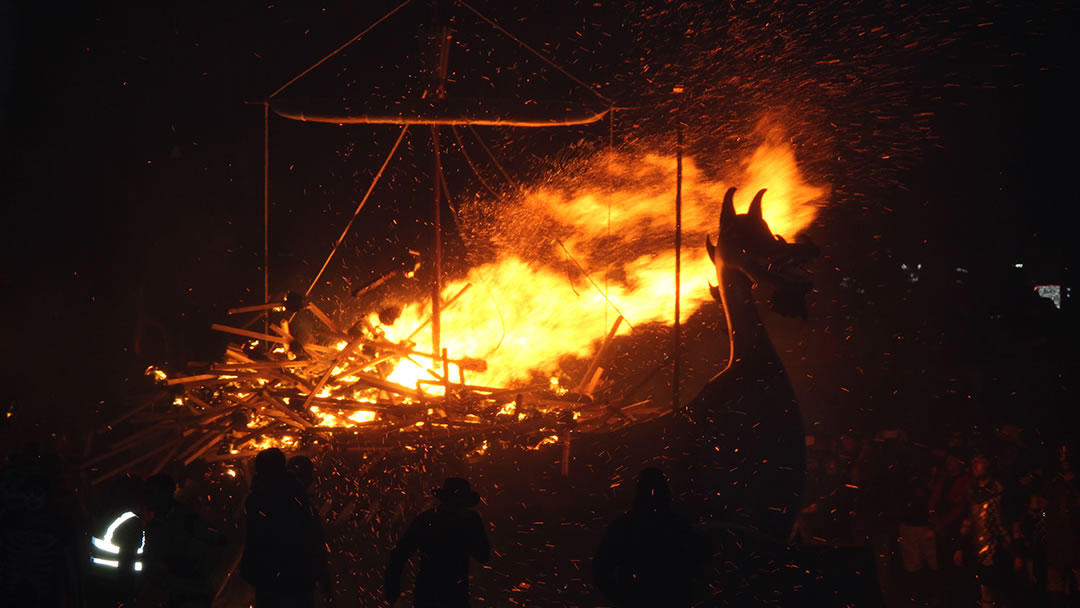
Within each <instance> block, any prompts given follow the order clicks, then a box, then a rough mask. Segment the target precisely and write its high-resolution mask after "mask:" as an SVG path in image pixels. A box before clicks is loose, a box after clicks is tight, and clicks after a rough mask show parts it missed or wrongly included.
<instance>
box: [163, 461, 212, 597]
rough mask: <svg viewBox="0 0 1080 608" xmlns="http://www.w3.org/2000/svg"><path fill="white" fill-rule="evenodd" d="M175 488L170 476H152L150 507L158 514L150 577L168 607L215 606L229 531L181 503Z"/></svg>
mask: <svg viewBox="0 0 1080 608" xmlns="http://www.w3.org/2000/svg"><path fill="white" fill-rule="evenodd" d="M175 492H176V482H175V481H173V479H172V477H169V476H168V475H165V474H159V475H155V476H153V477H151V478H150V479H148V480H146V488H145V493H144V495H145V499H146V508H147V509H148V510H149V511H151V512H152V513H153V514H154V517H153V519H152V520H151V521H150V523H149V524H148V525H147V527H146V551H145V554H144V561H145V563H146V576H147V579H148V580H149V582H150V583H151V584H153V585H154V586H156V587H158V588H160V589H161V590H162V591H164V593H165V594H166V597H167V598H168V599H167V606H168V608H209V606H210V603H211V602H212V601H213V599H214V586H213V574H214V570H215V568H216V567H217V565H218V563H219V561H220V559H221V555H222V551H223V549H224V547H225V536H224V535H223V534H221V533H220V532H218V531H217V530H214V529H213V528H211V527H210V526H208V525H207V524H206V522H204V521H202V520H201V519H200V518H199V516H198V515H197V514H196V513H194V512H193V511H190V510H189V509H187V508H186V507H184V505H182V504H180V503H179V502H177V501H176V500H175V499H174V498H173V495H174V494H175Z"/></svg>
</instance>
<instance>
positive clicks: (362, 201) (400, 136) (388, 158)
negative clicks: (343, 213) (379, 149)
mask: <svg viewBox="0 0 1080 608" xmlns="http://www.w3.org/2000/svg"><path fill="white" fill-rule="evenodd" d="M408 130H409V125H405V126H403V127H401V133H399V134H398V137H397V141H395V142H394V147H393V148H391V149H390V154H387V155H386V160H384V161H383V164H382V166H381V167H379V172H378V173H376V174H375V178H374V179H372V180H371V185H370V186H368V189H367V192H365V193H364V198H362V199H360V204H359V205H357V206H356V211H354V212H353V215H352V217H351V218H349V223H348V224H346V225H345V230H342V231H341V236H339V237H338V240H337V242H336V243H334V248H333V249H332V250H330V255H328V256H327V257H326V261H325V262H323V265H322V268H320V269H319V273H318V274H316V275H315V280H313V281H312V282H311V285H310V286H308V288H307V291H305V292H304V297H305V298H306V297H308V296H309V295H311V290H312V289H315V285H317V284H318V283H319V279H320V278H322V274H323V272H324V271H325V270H326V267H327V266H328V265H330V260H332V259H334V254H336V253H337V250H338V247H341V243H342V242H343V241H344V240H345V235H347V234H349V229H350V228H352V225H353V222H355V221H356V217H357V216H358V215H360V210H361V209H363V208H364V205H365V204H366V203H367V201H368V198H370V197H371V192H372V191H373V190H375V184H377V183H379V179H380V178H382V174H383V171H385V170H386V166H387V165H389V164H390V161H391V160H392V159H393V158H394V154H395V153H397V149H398V146H399V145H400V144H401V140H403V139H405V133H406V131H408Z"/></svg>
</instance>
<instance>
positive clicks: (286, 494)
mask: <svg viewBox="0 0 1080 608" xmlns="http://www.w3.org/2000/svg"><path fill="white" fill-rule="evenodd" d="M245 507H246V509H247V539H246V542H245V545H244V554H243V557H242V558H241V562H240V575H241V576H242V577H243V578H244V580H246V581H248V583H250V584H251V585H252V586H253V587H255V606H256V607H257V608H274V607H277V606H281V607H283V608H284V607H288V608H303V607H307V606H312V605H313V604H314V601H315V597H314V591H315V584H316V582H317V581H319V580H320V578H322V576H321V574H322V573H323V572H325V559H326V555H325V545H322V546H319V544H320V541H321V540H322V539H321V535H320V534H319V531H318V529H317V522H316V521H315V520H314V518H313V517H312V515H311V511H310V507H309V506H308V503H307V500H306V498H305V496H304V491H303V489H302V488H301V487H300V484H299V483H298V482H297V481H296V480H295V479H293V478H292V476H291V475H289V474H288V472H287V471H286V467H285V454H283V453H282V452H281V450H279V449H277V448H270V449H268V450H263V451H262V452H259V454H258V455H257V456H256V457H255V478H254V480H252V484H251V494H250V495H249V496H248V498H247V503H246V504H245ZM323 582H328V581H325V580H324V581H323Z"/></svg>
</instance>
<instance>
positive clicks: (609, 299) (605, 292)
mask: <svg viewBox="0 0 1080 608" xmlns="http://www.w3.org/2000/svg"><path fill="white" fill-rule="evenodd" d="M469 130H470V131H472V134H473V137H475V138H476V141H477V142H479V143H480V146H481V147H482V148H484V151H485V152H487V154H488V156H489V157H490V158H491V162H492V163H493V164H494V165H495V167H496V168H498V169H499V172H500V173H502V174H503V177H505V178H506V181H507V182H508V183H509V184H510V185H511V186H515V184H514V180H513V178H511V177H510V174H509V173H508V172H507V171H506V169H505V168H503V166H502V164H500V163H499V159H497V158H495V154H494V153H493V152H492V151H491V148H489V147H488V146H487V144H485V143H484V140H483V139H480V135H479V134H478V133H477V132H476V129H473V128H472V125H469ZM469 166H470V167H473V165H472V164H471V163H470V165H469ZM475 171H476V168H475V167H473V172H475ZM477 177H478V178H479V177H480V175H479V174H477ZM515 187H516V186H515ZM555 242H556V243H558V244H559V247H562V250H563V251H564V252H565V253H566V257H568V258H570V261H571V262H573V263H574V266H577V269H578V270H579V271H581V274H583V275H585V278H586V279H589V283H591V284H592V286H593V287H594V288H595V289H596V291H597V293H599V294H600V295H601V296H603V298H604V301H605V302H607V303H608V304H610V305H611V307H612V308H613V309H615V312H617V313H619V315H620V316H621V317H622V318H623V320H624V321H626V325H627V327H629V328H630V329H634V325H633V324H632V323H631V322H630V320H629V319H628V318H627V317H626V315H624V314H623V312H622V311H621V310H619V307H618V306H616V305H615V303H614V302H612V301H611V298H609V297H608V294H607V291H606V290H604V289H601V288H600V286H599V285H597V284H596V281H594V280H593V278H592V277H591V276H589V273H588V272H585V269H584V268H583V267H582V266H581V264H580V263H579V262H578V261H577V259H575V258H574V256H573V255H572V254H571V253H570V250H569V249H567V248H566V245H564V244H563V242H562V240H561V239H559V238H555Z"/></svg>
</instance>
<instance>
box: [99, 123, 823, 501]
mask: <svg viewBox="0 0 1080 608" xmlns="http://www.w3.org/2000/svg"><path fill="white" fill-rule="evenodd" d="M632 156H633V155H629V154H627V155H624V156H623V157H618V156H616V157H613V158H603V159H601V162H596V163H594V164H592V165H587V166H584V167H583V168H582V170H581V172H580V175H578V179H574V180H569V181H567V182H566V183H563V184H562V185H553V183H552V182H547V183H545V184H544V185H543V186H541V187H537V188H534V189H532V190H530V191H526V193H525V194H524V195H523V197H522V198H521V199H520V200H518V201H514V202H512V203H511V204H510V206H509V207H510V208H508V209H504V211H505V214H504V215H503V217H499V218H495V219H496V221H498V222H502V226H503V227H504V230H503V237H502V238H504V239H507V240H510V239H512V238H513V235H514V234H516V233H518V232H521V231H523V230H527V227H526V226H525V223H524V222H521V221H520V218H517V217H515V216H522V215H527V216H528V217H529V218H530V222H529V223H532V224H533V225H536V224H537V223H540V224H544V225H546V226H547V227H549V228H550V229H551V233H552V234H555V235H558V236H557V237H556V239H555V240H554V241H550V240H549V241H548V243H547V246H548V247H549V248H550V253H549V254H547V255H546V257H545V256H544V255H540V256H537V255H535V246H536V242H535V239H534V240H532V241H530V240H529V239H528V237H523V238H522V239H521V240H522V241H523V242H525V243H526V244H527V246H529V247H534V255H533V256H532V257H530V258H525V257H523V256H522V255H521V252H520V250H514V249H511V248H510V247H509V246H506V245H502V246H500V253H499V255H498V259H497V260H496V261H494V262H489V263H487V264H483V265H480V266H476V267H474V268H473V269H471V270H470V271H469V272H468V273H467V274H466V276H464V277H462V278H461V279H459V280H456V281H450V282H448V283H447V284H446V285H445V287H444V289H443V291H442V298H441V300H442V302H441V307H440V313H439V314H440V316H441V322H442V323H441V332H442V344H443V345H445V346H446V348H442V349H441V352H432V348H431V347H430V346H427V345H430V344H432V342H433V341H432V339H431V338H432V335H431V334H432V318H433V315H432V310H431V309H432V307H431V305H430V302H424V301H418V302H414V303H410V304H405V305H404V306H400V307H397V306H394V307H387V306H386V305H385V304H380V303H374V305H373V306H372V308H373V310H372V311H369V312H365V313H364V314H361V315H357V314H355V311H349V310H347V309H343V310H335V311H334V318H332V316H331V314H328V313H327V312H325V311H324V310H322V309H321V308H320V307H319V306H318V305H317V304H316V303H315V302H313V301H311V300H310V299H308V298H305V297H303V296H301V295H299V294H289V295H288V296H287V297H284V298H281V299H280V301H276V302H268V303H266V304H259V305H254V306H244V307H239V308H233V309H231V310H230V311H229V313H230V318H232V319H239V321H237V322H232V321H230V322H228V323H222V324H214V325H212V329H213V330H215V331H218V332H222V333H224V334H227V335H229V336H230V337H234V338H236V341H235V342H234V343H232V344H230V345H229V346H228V347H227V349H226V350H225V351H224V357H223V359H222V360H220V361H216V362H191V363H189V364H188V365H187V366H186V368H185V369H184V370H183V371H170V372H168V373H166V372H165V371H163V370H161V369H158V368H150V369H148V370H147V374H149V375H152V376H153V377H154V379H155V380H156V381H157V383H158V385H159V387H160V390H159V391H158V392H157V393H156V394H154V395H150V396H148V397H147V398H145V399H144V400H143V401H142V402H140V403H137V404H135V405H134V407H133V408H132V409H130V410H129V411H128V412H126V413H125V414H123V415H122V416H120V417H119V418H117V419H116V420H113V421H111V422H110V423H109V424H107V425H105V427H103V429H102V430H107V429H113V428H115V427H119V426H121V425H128V426H131V427H132V428H135V429H137V432H136V433H135V434H133V435H132V436H130V437H127V438H125V439H122V440H119V441H115V442H114V443H113V444H112V445H111V449H109V450H108V451H107V452H105V453H102V454H99V455H97V456H95V457H94V458H91V459H89V460H87V461H86V462H85V464H84V468H92V469H93V471H94V472H93V473H92V474H91V479H92V480H93V481H95V482H97V483H100V482H101V481H104V480H106V479H108V478H110V477H112V476H114V475H116V474H118V473H120V472H122V471H123V470H128V469H129V468H130V467H133V466H144V467H152V470H153V471H155V472H156V471H158V470H161V469H162V468H163V467H164V466H166V464H167V463H169V462H173V461H178V462H180V463H183V464H184V465H185V466H186V465H189V464H191V463H193V462H195V461H200V460H201V461H203V462H210V463H225V462H230V461H238V460H241V459H244V458H247V457H250V456H252V455H254V454H255V453H256V452H258V451H259V450H261V449H265V448H267V447H279V448H282V449H286V450H289V451H295V452H300V453H308V454H314V453H317V452H321V451H322V450H325V449H333V450H343V451H352V452H357V453H373V454H374V453H385V452H387V451H395V450H396V451H400V450H416V449H418V448H420V447H421V446H427V447H433V446H439V445H449V444H454V445H456V446H458V447H459V448H463V449H464V451H465V452H466V453H469V454H470V455H473V456H480V455H483V454H484V453H486V452H487V451H488V447H487V446H488V445H489V444H490V442H491V441H492V440H493V439H494V438H496V437H498V438H500V440H505V442H508V443H511V444H513V445H516V446H519V447H520V448H522V449H527V448H533V449H538V448H540V447H542V446H545V445H551V444H559V443H561V444H563V457H562V460H563V461H564V463H563V464H564V470H565V464H566V462H565V461H567V460H568V457H567V454H566V453H567V452H568V450H569V439H570V437H571V434H581V433H594V432H604V431H608V430H611V429H613V428H618V427H620V426H623V425H626V424H629V423H633V422H637V421H641V420H647V419H651V418H653V417H656V416H659V415H662V414H663V413H664V412H667V411H669V409H670V408H669V406H670V404H669V403H668V402H667V400H664V402H663V403H659V402H653V401H649V400H643V399H642V398H641V397H640V395H641V393H642V392H643V391H641V388H642V387H643V386H644V384H645V383H646V382H647V381H648V380H649V379H651V378H652V377H653V376H655V374H652V375H647V376H645V377H644V380H643V379H641V378H635V379H633V380H631V381H629V382H627V383H626V384H633V385H632V386H615V385H614V383H613V382H612V381H611V380H605V379H604V376H605V367H608V368H610V367H611V360H612V359H613V358H614V357H613V351H614V350H615V349H613V348H612V346H613V342H614V341H615V339H616V337H618V336H620V335H626V334H628V333H629V332H631V331H632V330H633V328H634V326H635V325H637V324H641V325H646V324H655V323H660V324H664V325H667V324H670V323H672V322H673V318H672V307H671V306H670V303H671V301H672V300H673V294H672V293H671V291H672V290H671V283H670V268H671V265H672V255H673V253H672V252H671V251H669V250H668V249H667V243H661V242H659V241H658V240H657V239H656V235H657V234H658V233H661V232H664V231H667V230H668V229H669V226H666V225H665V224H670V223H671V218H670V217H669V214H668V213H667V211H666V210H667V208H668V205H669V202H670V200H671V199H672V198H673V196H672V188H673V183H674V179H673V171H672V169H673V163H669V162H665V160H669V159H665V158H664V157H662V156H659V155H655V154H651V155H647V156H645V157H644V158H631V157H632ZM742 181H743V182H750V183H752V184H754V185H757V184H761V185H763V186H768V187H770V189H771V190H770V191H775V192H776V193H777V194H778V196H777V197H776V200H775V202H776V204H775V205H772V206H771V207H770V208H769V212H770V213H772V214H773V217H772V218H771V219H770V225H775V226H777V227H778V228H777V230H776V231H777V232H778V233H780V234H783V235H786V236H788V237H792V236H794V234H795V233H796V232H797V231H798V230H801V229H802V228H804V227H805V226H806V225H807V224H808V223H809V222H810V221H811V220H812V217H813V211H814V205H815V201H817V200H819V198H820V196H821V195H822V193H823V191H822V190H820V189H817V188H814V187H812V186H809V185H808V184H806V183H805V182H804V181H803V180H802V179H801V177H800V176H799V174H798V170H797V167H796V165H795V159H794V155H793V153H792V151H791V149H790V148H787V147H783V146H777V145H775V144H774V143H768V142H767V143H765V144H763V145H762V146H761V148H760V149H759V150H758V151H757V152H756V153H755V154H754V155H753V156H752V157H751V158H750V159H749V160H748V162H747V169H746V174H745V176H744V178H743V180H742ZM726 187H727V184H726V183H722V182H720V181H714V180H710V179H708V178H706V177H705V176H704V175H703V174H702V172H701V170H700V169H698V168H697V167H696V165H695V164H694V163H693V161H692V159H687V161H686V164H685V170H684V182H683V188H684V193H685V200H686V201H687V202H686V205H685V207H684V209H685V214H686V217H687V218H688V219H690V220H693V222H692V223H691V222H687V223H688V224H689V225H690V226H692V227H693V228H692V229H691V230H688V231H687V237H688V238H690V239H693V238H700V239H701V240H704V236H705V231H706V230H707V226H711V225H712V224H713V222H712V221H707V218H708V217H709V215H710V210H714V209H717V208H719V200H720V199H721V198H722V196H723V192H724V190H725V189H726ZM608 208H610V209H611V214H610V217H611V228H610V232H609V231H608V227H607V226H606V225H605V224H606V223H605V222H598V221H596V217H599V215H598V214H600V210H602V211H603V214H601V215H603V216H607V215H608V213H607V211H608ZM713 213H714V212H713ZM699 220H700V221H699ZM505 242H506V241H504V243H505ZM613 243H615V244H617V245H618V246H617V247H613V246H612V245H613ZM605 251H608V252H611V251H615V252H616V253H615V255H611V254H610V253H609V255H607V256H605V255H604V252H605ZM628 254H629V255H628ZM568 260H569V262H568ZM570 262H573V264H574V266H571V265H570ZM683 264H684V269H686V270H685V272H686V273H687V275H688V276H693V277H695V278H694V280H692V281H686V282H684V283H683V285H682V286H681V291H682V298H683V302H684V303H685V307H684V308H683V311H682V314H681V315H680V317H682V318H683V320H685V319H686V318H688V317H689V315H690V314H692V313H693V312H694V311H695V310H696V309H697V308H698V307H699V306H700V305H701V304H703V303H705V302H708V301H709V298H708V290H707V289H706V288H705V287H706V286H705V283H706V281H707V280H708V279H709V277H710V276H712V275H713V274H714V271H713V268H712V261H711V260H710V259H709V257H708V255H707V252H706V251H705V249H704V248H695V249H694V250H690V251H686V252H685V253H684V261H683ZM575 269H576V271H575ZM586 269H588V270H587V271H586ZM575 275H577V276H575ZM580 275H584V276H580ZM568 277H569V280H568ZM593 277H596V279H595V280H594V279H593ZM596 280H599V281H603V282H604V283H605V285H604V288H603V289H601V287H600V286H599V285H598V284H597V283H596ZM380 281H382V279H376V280H375V281H373V282H371V283H370V285H368V286H365V288H366V291H372V290H375V289H377V288H378V285H376V284H377V283H379V282H380ZM575 284H576V287H575ZM612 309H614V310H612ZM609 314H610V315H611V316H612V318H606V317H608V315H609ZM624 315H625V316H624ZM298 316H301V317H300V318H297V317H298ZM335 318H336V319H337V320H335ZM267 319H272V321H271V320H267ZM344 319H352V320H351V321H345V320H344ZM631 320H632V321H631ZM301 322H303V323H310V324H311V325H312V330H313V331H299V330H298V329H297V328H299V326H300V325H301V324H302V323H301ZM631 323H633V324H634V325H631ZM601 326H603V327H604V329H603V330H601V329H600V327H601ZM260 330H261V331H260ZM601 331H603V333H601ZM422 345H423V346H422ZM568 358H569V359H573V360H577V361H580V362H581V363H582V364H584V363H585V362H586V361H588V362H589V364H588V365H587V366H585V367H584V372H577V373H573V374H572V376H573V377H572V378H570V380H571V382H567V375H568V374H567V373H566V372H565V371H564V367H563V365H562V363H563V362H564V361H565V360H567V359H568ZM661 365H662V363H661ZM578 374H580V377H578ZM635 398H637V399H639V400H638V401H634V399H635ZM88 453H89V452H88ZM125 455H126V457H125ZM106 463H109V464H116V467H115V468H110V467H104V466H103V465H104V464H106Z"/></svg>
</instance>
